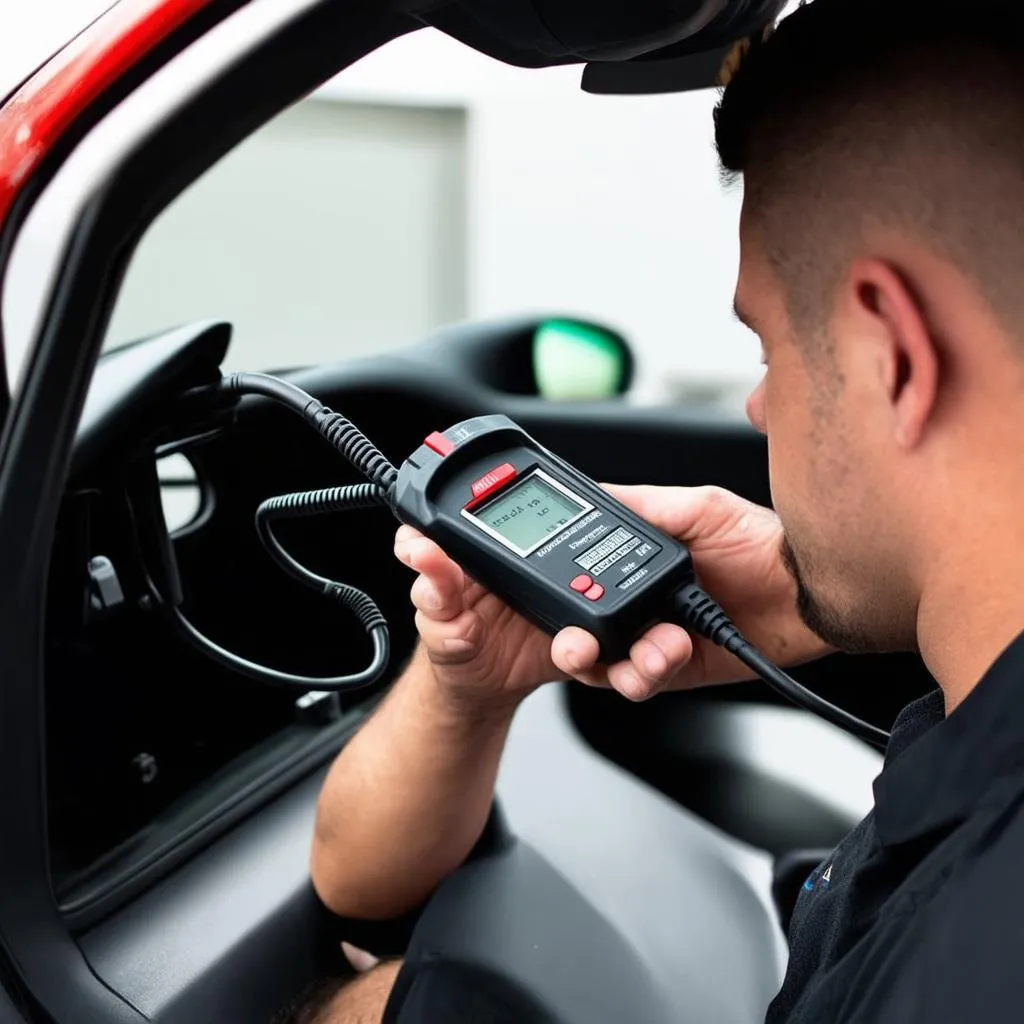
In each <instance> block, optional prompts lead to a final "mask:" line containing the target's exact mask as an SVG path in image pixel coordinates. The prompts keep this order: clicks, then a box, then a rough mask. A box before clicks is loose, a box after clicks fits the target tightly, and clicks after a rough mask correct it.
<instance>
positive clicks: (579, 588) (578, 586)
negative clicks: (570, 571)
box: [569, 576, 594, 594]
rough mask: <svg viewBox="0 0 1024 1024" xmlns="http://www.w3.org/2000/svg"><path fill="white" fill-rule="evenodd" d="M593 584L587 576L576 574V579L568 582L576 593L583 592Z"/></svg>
mask: <svg viewBox="0 0 1024 1024" xmlns="http://www.w3.org/2000/svg"><path fill="white" fill-rule="evenodd" d="M593 585H594V581H593V580H592V579H591V578H590V577H589V576H577V577H576V579H574V580H573V581H572V583H570V584H569V586H570V587H571V588H572V589H573V590H575V591H576V593H577V594H585V593H586V592H587V591H588V590H589V589H590V588H591V587H592V586H593Z"/></svg>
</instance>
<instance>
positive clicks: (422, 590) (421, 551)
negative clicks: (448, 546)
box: [395, 527, 466, 621]
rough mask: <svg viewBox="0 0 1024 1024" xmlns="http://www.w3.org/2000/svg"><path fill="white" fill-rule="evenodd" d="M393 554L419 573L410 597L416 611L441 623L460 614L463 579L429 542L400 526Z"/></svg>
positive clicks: (453, 566)
mask: <svg viewBox="0 0 1024 1024" xmlns="http://www.w3.org/2000/svg"><path fill="white" fill-rule="evenodd" d="M405 531H408V532H405ZM395 555H396V557H397V558H398V560H399V561H400V562H402V564H403V565H406V566H408V567H409V568H410V569H412V570H414V571H415V572H418V573H419V574H420V575H419V577H418V578H417V579H416V581H415V583H413V585H412V594H411V596H412V602H413V604H414V605H415V606H416V607H417V608H418V609H419V610H420V611H422V612H423V613H424V614H425V615H427V616H430V617H432V618H437V619H440V620H442V621H444V620H447V619H452V618H455V617H456V616H457V615H459V614H461V612H462V610H463V597H462V595H463V591H464V590H465V587H466V580H465V577H464V576H463V573H462V570H461V569H460V568H459V567H458V566H457V565H456V564H455V563H454V562H453V561H452V560H451V559H450V558H449V557H448V556H447V555H446V554H445V553H444V552H443V551H442V550H441V549H440V548H439V547H438V546H437V545H436V544H435V543H434V542H433V541H431V540H427V538H426V537H424V536H423V535H422V534H419V533H416V531H414V530H411V529H410V528H408V527H403V528H402V529H401V530H399V532H398V535H397V536H396V538H395Z"/></svg>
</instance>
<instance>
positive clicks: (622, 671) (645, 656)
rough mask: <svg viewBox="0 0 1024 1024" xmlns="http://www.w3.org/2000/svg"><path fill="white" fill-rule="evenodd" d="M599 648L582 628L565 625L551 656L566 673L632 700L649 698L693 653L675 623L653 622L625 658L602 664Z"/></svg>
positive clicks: (684, 664) (674, 675) (677, 672)
mask: <svg viewBox="0 0 1024 1024" xmlns="http://www.w3.org/2000/svg"><path fill="white" fill-rule="evenodd" d="M599 656H600V648H599V645H598V642H597V640H596V639H595V638H594V637H593V636H591V635H590V634H589V633H587V632H586V631H585V630H582V629H576V628H575V627H573V628H570V629H564V630H562V632H561V633H559V634H558V636H556V637H555V639H554V641H553V643H552V645H551V660H552V661H553V662H554V663H555V665H556V666H557V667H558V668H559V669H560V670H561V671H562V672H564V673H565V674H566V675H567V676H571V677H573V678H575V679H578V680H579V681H580V682H582V683H586V684H587V685H588V686H600V687H607V686H610V687H612V688H613V689H615V690H618V692H619V693H621V694H622V695H623V696H624V697H627V698H628V699H629V700H632V701H642V700H648V699H649V698H651V697H653V696H654V695H655V694H657V693H660V692H661V691H662V690H664V689H666V688H667V687H668V685H669V683H670V682H671V681H672V680H673V679H674V678H675V677H676V676H677V675H678V674H679V673H680V672H681V671H682V670H683V668H685V667H686V665H687V664H688V663H689V661H690V659H691V658H692V657H693V642H692V641H691V640H690V637H689V636H688V635H687V634H686V633H685V632H684V631H683V630H681V629H680V628H679V627H678V626H671V625H669V624H668V623H662V624H661V625H658V626H654V627H653V628H652V629H650V630H648V631H647V633H646V634H645V635H644V636H643V637H642V638H641V639H640V640H638V641H637V642H636V643H635V644H634V645H633V648H632V650H631V651H630V657H629V660H628V661H621V662H619V663H618V664H615V665H610V666H608V667H607V668H605V667H604V666H602V665H599V664H598V663H597V659H598V657H599Z"/></svg>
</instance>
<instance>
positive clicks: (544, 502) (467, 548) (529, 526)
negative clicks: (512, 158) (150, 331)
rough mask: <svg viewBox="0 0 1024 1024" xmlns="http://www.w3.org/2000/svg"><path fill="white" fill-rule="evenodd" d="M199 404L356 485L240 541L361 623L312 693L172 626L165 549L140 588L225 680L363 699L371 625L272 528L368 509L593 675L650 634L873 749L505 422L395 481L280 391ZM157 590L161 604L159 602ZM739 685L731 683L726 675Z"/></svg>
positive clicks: (265, 516)
mask: <svg viewBox="0 0 1024 1024" xmlns="http://www.w3.org/2000/svg"><path fill="white" fill-rule="evenodd" d="M208 390H209V392H210V393H212V394H213V396H214V397H215V398H220V399H222V398H223V396H224V395H225V394H227V395H233V396H237V395H242V394H256V395H262V396H264V397H266V398H270V399H272V400H273V401H276V402H279V403H281V404H282V405H285V406H287V407H288V408H290V409H291V410H292V411H293V412H295V413H296V414H298V415H299V416H301V417H302V419H303V420H304V421H305V422H306V423H307V424H308V425H309V426H310V427H311V428H312V429H313V430H315V431H316V432H317V433H318V434H319V435H320V436H321V437H322V438H324V440H326V441H327V442H328V443H329V444H330V445H331V446H332V447H333V448H334V450H335V451H336V452H337V453H338V454H339V455H341V456H342V457H343V458H345V459H346V460H347V461H348V462H349V463H350V464H351V465H352V466H354V467H355V469H356V470H357V471H358V472H359V473H360V475H361V476H362V477H363V478H364V479H365V480H366V481H367V482H366V483H361V484H355V485H346V486H340V487H331V488H326V489H324V490H319V491H304V492H300V493H296V494H284V495H280V496H278V497H274V498H268V499H267V500H266V501H264V502H263V503H262V504H261V505H260V506H259V508H258V509H257V510H256V530H257V533H258V534H259V537H260V540H261V541H262V542H263V544H264V547H265V548H266V549H267V552H268V553H269V554H270V556H271V557H272V558H273V559H274V560H275V561H276V562H277V563H278V565H279V566H280V567H281V568H282V569H283V570H284V571H285V572H286V573H287V574H288V575H289V576H291V577H292V578H293V579H294V580H296V581H298V582H299V583H301V584H303V585H305V586H308V587H312V588H313V589H315V590H316V591H318V592H319V593H320V594H321V595H322V596H323V597H325V598H327V599H329V600H332V601H335V602H336V603H337V604H338V605H340V606H341V607H342V608H345V609H346V610H348V611H349V612H351V613H352V614H354V615H355V616H356V617H357V618H358V619H359V621H360V622H361V623H362V625H363V627H364V628H365V630H366V632H367V634H368V635H369V638H370V641H371V643H372V646H373V655H372V658H371V660H370V663H369V665H368V666H367V667H366V668H364V669H363V670H362V671H361V672H358V673H355V674H352V675H345V676H336V677H330V678H313V677H308V676H301V675H295V674H292V673H289V672H284V671H281V670H279V669H274V668H269V667H268V666H265V665H260V664H257V663H255V662H252V661H248V660H247V659H245V658H243V657H241V656H240V655H238V654H236V653H235V652H233V651H229V650H227V649H225V648H223V647H220V646H218V645H217V644H216V643H214V642H213V641H212V640H210V639H209V638H208V637H206V636H205V635H203V634H202V633H201V632H200V631H199V630H198V629H196V627H195V626H194V625H193V624H192V623H191V622H190V621H189V620H188V619H187V618H186V616H185V615H184V613H183V611H182V609H181V607H180V605H181V585H180V580H179V579H178V575H177V570H176V567H175V565H174V557H173V545H172V544H171V542H170V539H169V537H168V536H167V535H166V527H165V528H164V531H163V532H164V535H163V537H162V538H158V540H160V541H161V543H158V544H156V545H154V547H155V549H156V550H158V551H159V552H160V553H161V559H160V561H161V564H160V565H159V566H157V570H158V571H157V573H156V575H157V578H159V579H161V580H163V581H164V585H163V587H162V588H160V587H157V586H155V585H154V586H153V594H152V596H153V598H154V605H155V606H156V607H160V608H164V609H165V610H166V611H167V612H168V613H169V615H170V617H171V619H172V621H173V623H174V625H175V626H176V627H177V629H178V630H179V632H180V633H181V635H182V636H183V637H184V638H185V639H186V640H187V641H188V642H190V643H191V644H192V645H193V646H195V647H197V648H199V649H200V650H202V651H203V653H204V654H206V655H207V656H208V657H210V658H213V659H214V660H216V661H218V662H220V663H221V664H223V665H226V666H228V667H230V668H231V669H233V670H234V671H237V672H240V673H243V674H245V675H248V676H251V677H252V678H255V679H259V680H261V681H263V682H267V683H272V684H275V685H280V686H292V687H301V688H302V689H303V690H306V691H309V690H319V691H335V692H336V691H342V690H352V689H356V688H358V687H361V686H370V685H373V684H374V683H376V682H377V681H378V680H380V679H381V677H382V676H383V675H384V674H385V672H387V670H388V666H389V662H390V639H389V631H388V625H387V620H386V619H385V617H384V616H383V614H381V611H380V609H379V608H378V607H377V605H376V604H375V603H374V601H373V599H372V598H371V597H370V596H369V595H368V594H365V593H363V591H361V590H359V589H358V588H356V587H353V586H350V585H348V584H345V583H339V582H337V581H336V580H330V579H327V578H325V577H323V576H321V575H318V574H317V573H316V572H313V571H312V570H310V569H308V568H306V566H304V565H302V564H300V563H299V562H298V561H296V560H295V559H294V558H293V557H292V556H291V555H290V554H289V553H288V552H287V551H286V550H285V549H284V547H283V546H282V545H281V543H280V541H279V540H278V539H277V537H276V536H275V534H274V531H273V523H274V522H275V521H277V520H280V519H286V518H294V517H296V516H311V515H321V514H328V513H337V512H344V511H346V510H349V509H355V508H369V507H373V506H377V507H380V508H386V509H388V510H390V511H391V512H392V513H393V514H394V515H395V516H396V517H397V518H398V519H399V520H401V521H402V522H403V523H407V524H409V525H411V526H415V527H417V528H418V529H419V530H420V531H421V532H423V533H424V534H425V535H426V536H428V537H430V538H431V539H432V540H434V541H435V542H436V543H437V544H438V545H439V546H440V547H441V549H442V550H443V551H445V552H446V553H447V554H448V555H449V556H450V557H451V558H452V559H454V561H456V562H457V563H458V564H459V565H460V566H462V568H463V569H464V570H465V571H466V572H467V573H468V574H469V575H470V576H471V577H472V578H473V579H475V580H476V581H477V582H479V583H480V584H482V585H483V586H484V587H486V588H487V589H488V590H490V591H491V592H492V593H494V594H496V595H498V596H499V597H501V598H502V599H503V600H504V601H505V602H506V603H507V604H508V605H509V606H510V607H512V608H513V609H515V610H516V611H517V612H519V613H520V614H521V615H523V616H524V617H525V618H527V619H529V620H530V621H531V622H533V623H534V624H535V625H537V626H539V627H540V628H541V629H542V630H544V631H545V632H546V633H550V634H552V635H553V634H555V633H557V632H559V631H560V630H562V629H564V628H565V627H566V626H579V627H581V628H583V629H585V630H587V631H588V632H590V633H592V634H593V635H594V636H595V637H596V638H597V640H598V643H599V644H600V649H601V660H602V661H603V662H613V661H618V660H620V659H624V658H626V657H627V656H628V654H629V650H630V648H631V647H632V645H633V644H634V643H635V642H636V641H637V640H638V639H639V638H640V637H641V636H642V635H643V634H644V633H645V632H646V631H647V629H649V628H650V627H651V626H653V625H654V624H656V623H658V622H672V623H675V624H676V625H678V626H681V627H682V628H683V629H685V630H687V631H688V632H689V633H690V634H691V635H692V636H694V637H703V638H704V639H706V640H709V641H710V642H711V643H714V644H716V645H718V646H719V647H722V648H723V649H725V650H726V651H728V652H730V653H731V654H733V655H734V656H735V657H736V658H737V659H738V661H739V662H741V663H742V664H743V665H745V666H746V667H747V668H748V669H749V670H751V671H752V672H754V673H755V674H756V675H758V676H760V677H761V678H762V679H763V680H764V681H765V682H766V683H768V684H769V685H770V686H772V687H773V688H774V689H776V690H777V691H778V692H779V693H781V694H782V695H783V696H785V697H787V698H788V699H789V700H792V701H794V702H795V703H796V704H799V705H800V706H801V707H803V708H806V709H807V710H809V711H811V712H813V713H814V714H816V715H819V716H820V717H822V718H824V719H826V720H827V721H830V722H833V723H835V724H836V725H838V726H840V727H841V728H843V729H846V730H848V731H849V732H851V733H853V734H854V735H857V736H860V737H861V738H862V739H865V740H867V742H869V743H871V744H873V745H875V746H879V747H884V746H885V743H886V741H887V740H888V734H887V733H886V732H884V731H883V730H881V729H879V728H877V727H876V726H874V725H871V724H870V723H868V722H863V721H861V720H860V719H858V718H856V717H855V716H853V715H851V714H849V713H848V712H846V711H844V710H843V709H842V708H838V707H836V706H835V705H833V704H830V703H829V702H828V701H827V700H825V699H824V698H822V697H820V696H818V694H816V693H813V692H812V691H810V690H808V689H807V688H806V687H804V686H802V685H801V684H800V683H799V682H797V681H796V680H795V679H793V678H791V677H790V676H789V675H787V674H786V673H785V672H783V671H782V670H781V669H780V668H778V667H777V666H775V665H773V664H772V663H771V662H770V661H769V660H768V659H767V658H765V657H764V655H763V654H761V653H760V652H759V651H758V650H757V649H756V648H754V647H753V646H752V645H751V644H749V643H748V642H747V641H746V640H745V639H744V637H743V636H742V635H741V633H740V631H739V630H738V629H737V628H736V626H735V625H733V623H732V622H731V621H730V620H729V617H728V615H726V613H725V612H724V611H723V610H722V608H721V607H719V605H718V604H717V603H716V602H715V601H714V599H713V598H711V597H710V596H709V595H708V594H706V593H704V591H703V590H702V589H701V588H700V585H699V583H698V582H697V579H696V575H695V572H694V566H693V561H692V559H691V557H690V552H689V551H688V550H687V548H686V547H685V546H684V545H683V544H681V543H679V541H677V540H674V539H673V538H671V537H668V536H666V535H665V534H664V533H662V532H661V531H660V530H657V529H655V528H654V527H653V526H652V525H651V524H650V523H647V522H645V521H644V520H643V519H641V518H640V517H639V516H637V515H636V514H635V513H634V512H632V511H631V510H630V509H628V508H627V507H626V506H625V505H623V504H622V503H621V502H619V501H617V500H616V499H615V498H613V497H612V496H611V495H610V494H608V493H607V492H606V491H604V490H603V489H602V488H601V487H599V486H598V485H597V484H596V483H594V481H593V480H591V479H589V478H588V477H587V476H585V475H584V474H583V473H581V472H580V471H579V470H577V469H575V468H574V467H573V466H571V465H569V463H567V462H566V461H565V460H564V459H561V458H559V457H558V456H557V455H555V454H553V453H552V452H550V451H548V450H547V449H546V448H544V447H543V446H542V445H540V444H538V442H537V441H535V440H534V439H533V438H532V437H530V435H529V434H527V433H526V431H524V430H523V429H522V428H521V427H520V426H518V425H517V424H516V423H514V422H513V421H512V420H510V419H509V418H508V417H507V416H477V417H475V418H474V419H469V420H465V421H464V422H462V423H457V424H456V425H455V426H452V427H449V428H448V429H447V430H445V431H443V432H435V433H432V434H431V435H430V436H429V437H427V439H426V440H425V441H424V442H423V444H421V445H420V446H419V447H418V448H417V449H416V451H414V452H413V453H412V454H411V455H410V456H409V457H408V458H407V459H406V460H405V462H404V463H403V464H402V466H401V467H400V468H396V467H395V466H394V465H392V464H391V462H389V461H388V459H387V458H386V457H385V456H384V454H383V453H382V452H380V451H379V450H378V449H377V448H376V447H375V446H374V444H373V442H372V441H371V440H370V439H369V438H368V437H367V436H366V435H365V434H363V433H362V431H360V430H359V428H358V427H356V425H355V424H354V423H352V422H351V421H350V420H348V419H347V418H346V417H345V416H343V415H342V414H341V413H338V412H334V411H333V410H331V409H329V408H327V406H325V405H324V404H323V403H322V402H320V401H318V400H317V399H315V398H313V397H312V396H311V395H309V394H307V393H306V392H305V391H303V390H302V389H301V388H298V387H296V386H295V385H294V384H292V383H290V382H288V381H285V380H281V379H279V378H276V377H270V376H267V375H266V374H260V373H234V374H229V375H228V376H227V377H225V378H223V379H222V380H221V382H220V383H219V384H218V385H216V386H215V387H213V388H211V389H208ZM161 590H162V591H163V592H161ZM737 675H738V676H739V672H738V673H737Z"/></svg>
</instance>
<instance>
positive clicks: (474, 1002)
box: [381, 954, 555, 1024]
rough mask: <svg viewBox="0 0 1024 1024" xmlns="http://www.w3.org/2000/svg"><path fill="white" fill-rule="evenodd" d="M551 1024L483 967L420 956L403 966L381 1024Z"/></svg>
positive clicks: (529, 1001)
mask: <svg viewBox="0 0 1024 1024" xmlns="http://www.w3.org/2000/svg"><path fill="white" fill-rule="evenodd" d="M470 1021H472V1024H555V1022H554V1019H553V1018H552V1017H551V1016H550V1015H548V1014H547V1013H546V1012H545V1011H544V1010H542V1009H541V1008H540V1007H539V1006H538V1005H537V1004H536V1003H535V1002H534V1001H533V1000H532V999H531V998H530V997H529V996H528V995H527V994H526V993H525V992H522V991H520V990H519V989H518V988H516V987H515V986H514V985H512V984H511V983H510V982H508V981H507V980H505V979H503V978H500V977H498V976H496V975H493V974H491V973H490V972H488V971H485V970H483V969H482V968H478V967H474V966H471V965H468V964H463V963H457V962H455V961H451V960H444V959H441V958H440V957H437V956H434V955H430V954H428V955H424V956H423V957H422V958H420V959H418V960H415V961H408V960H407V961H406V962H405V963H404V964H403V965H402V969H401V971H399V973H398V978H397V979H396V981H395V986H394V988H393V989H392V991H391V997H390V998H389V1000H388V1004H387V1007H386V1008H385V1010H384V1016H383V1018H382V1021H381V1024H468V1022H470Z"/></svg>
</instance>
